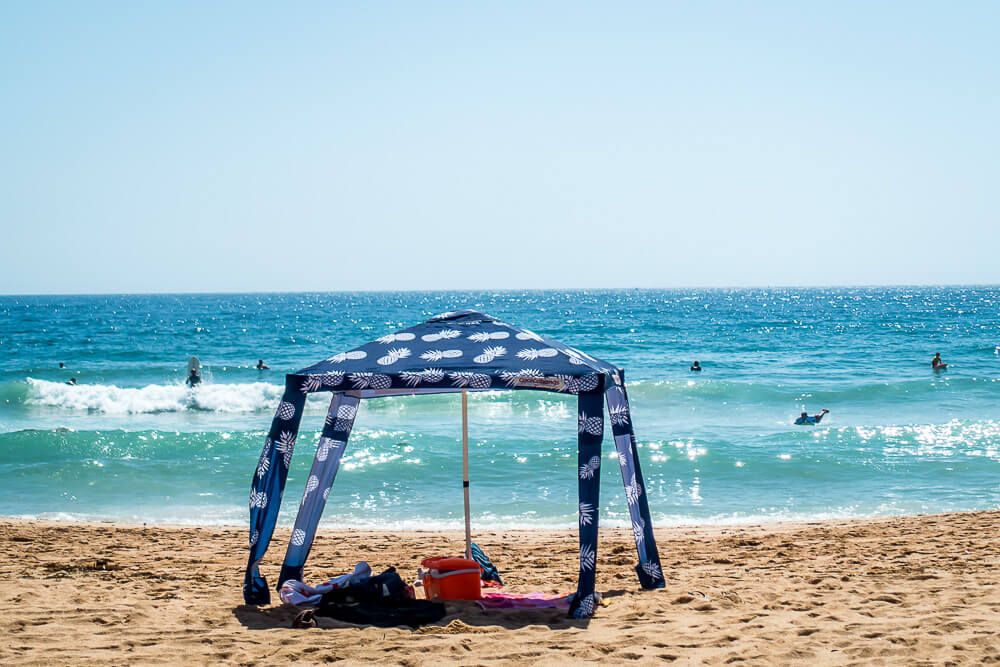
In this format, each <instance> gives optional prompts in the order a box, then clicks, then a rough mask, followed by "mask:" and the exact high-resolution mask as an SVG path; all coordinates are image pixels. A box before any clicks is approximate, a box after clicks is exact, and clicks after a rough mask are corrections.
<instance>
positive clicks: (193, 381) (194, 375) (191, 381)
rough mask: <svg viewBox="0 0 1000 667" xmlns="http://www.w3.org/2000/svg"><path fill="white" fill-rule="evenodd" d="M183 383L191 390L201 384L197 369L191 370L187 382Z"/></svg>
mask: <svg viewBox="0 0 1000 667" xmlns="http://www.w3.org/2000/svg"><path fill="white" fill-rule="evenodd" d="M184 383H185V384H186V385H187V386H189V387H191V388H192V389H194V388H195V387H196V386H197V385H199V384H201V374H200V373H198V369H197V368H192V369H191V374H190V375H188V378H187V380H185V381H184Z"/></svg>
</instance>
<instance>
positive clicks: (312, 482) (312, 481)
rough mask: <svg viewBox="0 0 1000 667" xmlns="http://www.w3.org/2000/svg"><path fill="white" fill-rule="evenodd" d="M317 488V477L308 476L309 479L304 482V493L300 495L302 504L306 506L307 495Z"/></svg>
mask: <svg viewBox="0 0 1000 667" xmlns="http://www.w3.org/2000/svg"><path fill="white" fill-rule="evenodd" d="M317 488H319V477H317V476H316V475H309V479H308V480H306V492H305V493H303V494H302V504H303V505H305V504H306V498H308V497H309V494H310V493H312V492H313V491H315V490H316V489H317Z"/></svg>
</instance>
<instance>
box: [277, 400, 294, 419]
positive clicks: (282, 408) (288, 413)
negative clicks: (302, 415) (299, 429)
mask: <svg viewBox="0 0 1000 667" xmlns="http://www.w3.org/2000/svg"><path fill="white" fill-rule="evenodd" d="M294 416H295V406H294V405H292V404H291V403H289V402H288V401H282V402H281V403H279V404H278V419H283V420H285V421H288V420H289V419H291V418H292V417H294Z"/></svg>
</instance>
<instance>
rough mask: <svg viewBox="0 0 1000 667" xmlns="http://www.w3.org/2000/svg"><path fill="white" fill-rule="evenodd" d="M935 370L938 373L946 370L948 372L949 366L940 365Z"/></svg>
mask: <svg viewBox="0 0 1000 667" xmlns="http://www.w3.org/2000/svg"><path fill="white" fill-rule="evenodd" d="M934 370H936V371H946V370H948V364H938V365H937V366H935V367H934Z"/></svg>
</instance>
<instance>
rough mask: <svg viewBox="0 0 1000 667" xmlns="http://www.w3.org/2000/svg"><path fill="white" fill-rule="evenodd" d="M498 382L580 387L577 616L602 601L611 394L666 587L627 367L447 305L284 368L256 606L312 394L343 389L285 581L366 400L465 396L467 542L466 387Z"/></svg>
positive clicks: (651, 577)
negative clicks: (600, 555) (600, 560)
mask: <svg viewBox="0 0 1000 667" xmlns="http://www.w3.org/2000/svg"><path fill="white" fill-rule="evenodd" d="M497 390H536V391H552V392H559V393H563V394H573V395H576V396H577V401H578V428H577V442H578V455H577V465H576V468H575V471H574V474H575V475H576V477H577V483H578V490H579V503H580V504H579V531H580V578H579V583H578V585H577V592H576V595H575V596H574V598H573V602H572V604H571V606H570V615H571V616H573V617H576V618H586V617H589V616H590V615H592V614H593V611H594V606H595V598H594V581H595V574H596V572H595V571H596V564H597V532H598V515H599V512H600V502H599V500H600V468H601V462H602V457H601V443H602V440H603V438H604V403H605V402H606V403H607V406H608V415H609V417H610V421H611V429H612V432H613V434H614V445H615V449H616V451H617V453H618V464H619V465H620V467H621V474H622V480H623V482H624V484H625V498H626V500H627V502H628V510H629V516H630V519H631V522H632V532H633V534H634V535H635V545H636V550H637V551H638V556H639V564H638V565H637V566H636V573H637V574H638V575H639V582H640V584H641V586H642V587H643V588H645V589H654V588H663V586H664V580H663V572H662V569H661V567H660V557H659V554H658V553H657V550H656V541H655V539H654V537H653V523H652V521H651V520H650V516H649V504H648V502H647V498H646V493H645V488H644V482H643V477H642V470H641V469H640V466H639V456H638V451H637V449H636V442H635V434H634V432H633V430H632V417H631V414H630V411H629V402H628V393H627V391H626V389H625V373H624V371H623V370H622V369H621V368H618V367H616V366H614V365H612V364H609V363H607V362H605V361H601V360H600V359H596V358H594V357H592V356H590V355H588V354H586V353H584V352H581V351H580V350H577V349H575V348H572V347H569V346H567V345H564V344H562V343H559V342H557V341H554V340H551V339H549V338H546V337H545V336H539V335H538V334H536V333H533V332H531V331H528V330H527V329H521V328H518V327H515V326H512V325H510V324H507V323H506V322H501V321H500V320H498V319H496V318H494V317H490V316H489V315H485V314H483V313H479V312H476V311H472V310H462V311H457V312H451V313H443V314H441V315H438V316H436V317H433V318H431V319H430V320H428V321H426V322H424V323H422V324H418V325H417V326H414V327H410V328H409V329H403V330H401V331H397V332H395V333H391V334H388V335H386V336H383V337H381V338H379V339H378V340H375V341H372V342H370V343H367V344H366V345H362V346H361V347H358V348H355V349H353V350H350V351H349V352H341V353H339V354H336V355H334V356H332V357H330V358H329V359H326V360H324V361H321V362H319V363H317V364H314V365H312V366H309V367H308V368H304V369H302V370H301V371H299V372H297V373H293V374H290V375H287V376H286V377H285V391H284V394H283V396H282V398H281V402H280V404H279V405H278V410H277V413H276V414H275V416H274V421H273V422H272V423H271V430H270V431H269V432H268V436H267V439H266V441H265V442H264V450H263V451H262V452H261V455H260V460H259V462H258V464H257V468H256V470H255V472H254V475H253V482H252V485H251V489H250V547H249V548H250V555H249V559H248V561H247V569H246V576H245V578H244V583H243V597H244V599H245V600H246V602H247V604H266V603H268V602H270V597H271V596H270V592H269V591H268V587H267V582H266V581H265V580H264V578H263V577H262V576H261V574H260V570H259V564H260V562H261V559H262V558H263V557H264V554H265V552H266V551H267V548H268V545H269V544H270V542H271V537H272V535H273V533H274V527H275V523H276V521H277V519H278V510H279V508H280V506H281V499H282V495H283V493H284V490H285V480H286V478H287V476H288V466H289V464H290V463H291V460H292V453H293V452H294V450H295V438H296V435H297V433H298V430H299V423H300V421H301V419H302V411H303V408H304V406H305V402H306V396H307V395H308V394H310V393H313V392H323V391H325V392H331V393H332V394H333V397H332V400H331V401H330V408H329V411H328V412H327V415H326V421H325V424H324V426H323V431H322V434H321V436H320V439H319V442H318V444H317V447H316V454H315V457H314V460H313V464H312V469H311V470H310V472H309V476H308V477H307V479H306V484H305V490H304V492H303V495H302V502H301V505H300V508H299V511H298V515H297V516H296V519H295V526H294V528H293V529H292V535H291V540H290V542H289V545H288V550H287V551H286V553H285V560H284V563H283V564H282V567H281V574H280V576H279V580H278V587H280V586H281V584H282V583H284V582H285V581H287V580H289V579H298V580H301V579H302V572H303V567H304V566H305V562H306V558H307V557H308V555H309V550H310V548H311V547H312V543H313V539H314V538H315V536H316V527H317V525H318V524H319V520H320V516H321V515H322V513H323V509H324V507H325V506H326V502H327V498H328V497H329V494H330V488H331V486H332V485H333V481H334V478H335V477H336V475H337V469H338V468H339V467H340V460H341V457H342V456H343V454H344V450H345V449H346V448H347V442H348V438H349V436H350V433H351V428H352V427H353V426H354V418H355V416H356V414H357V410H358V405H359V404H360V402H361V400H362V399H365V398H377V397H382V396H400V395H413V394H438V393H462V396H463V400H462V407H463V454H464V457H463V459H464V461H463V462H464V466H463V468H465V474H464V475H463V476H464V481H463V484H464V486H465V489H466V491H465V493H466V545H467V548H468V542H469V512H468V488H469V482H468V471H467V467H468V458H467V441H468V435H467V428H466V424H467V416H466V415H467V409H466V405H467V403H466V396H467V392H470V391H497Z"/></svg>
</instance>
